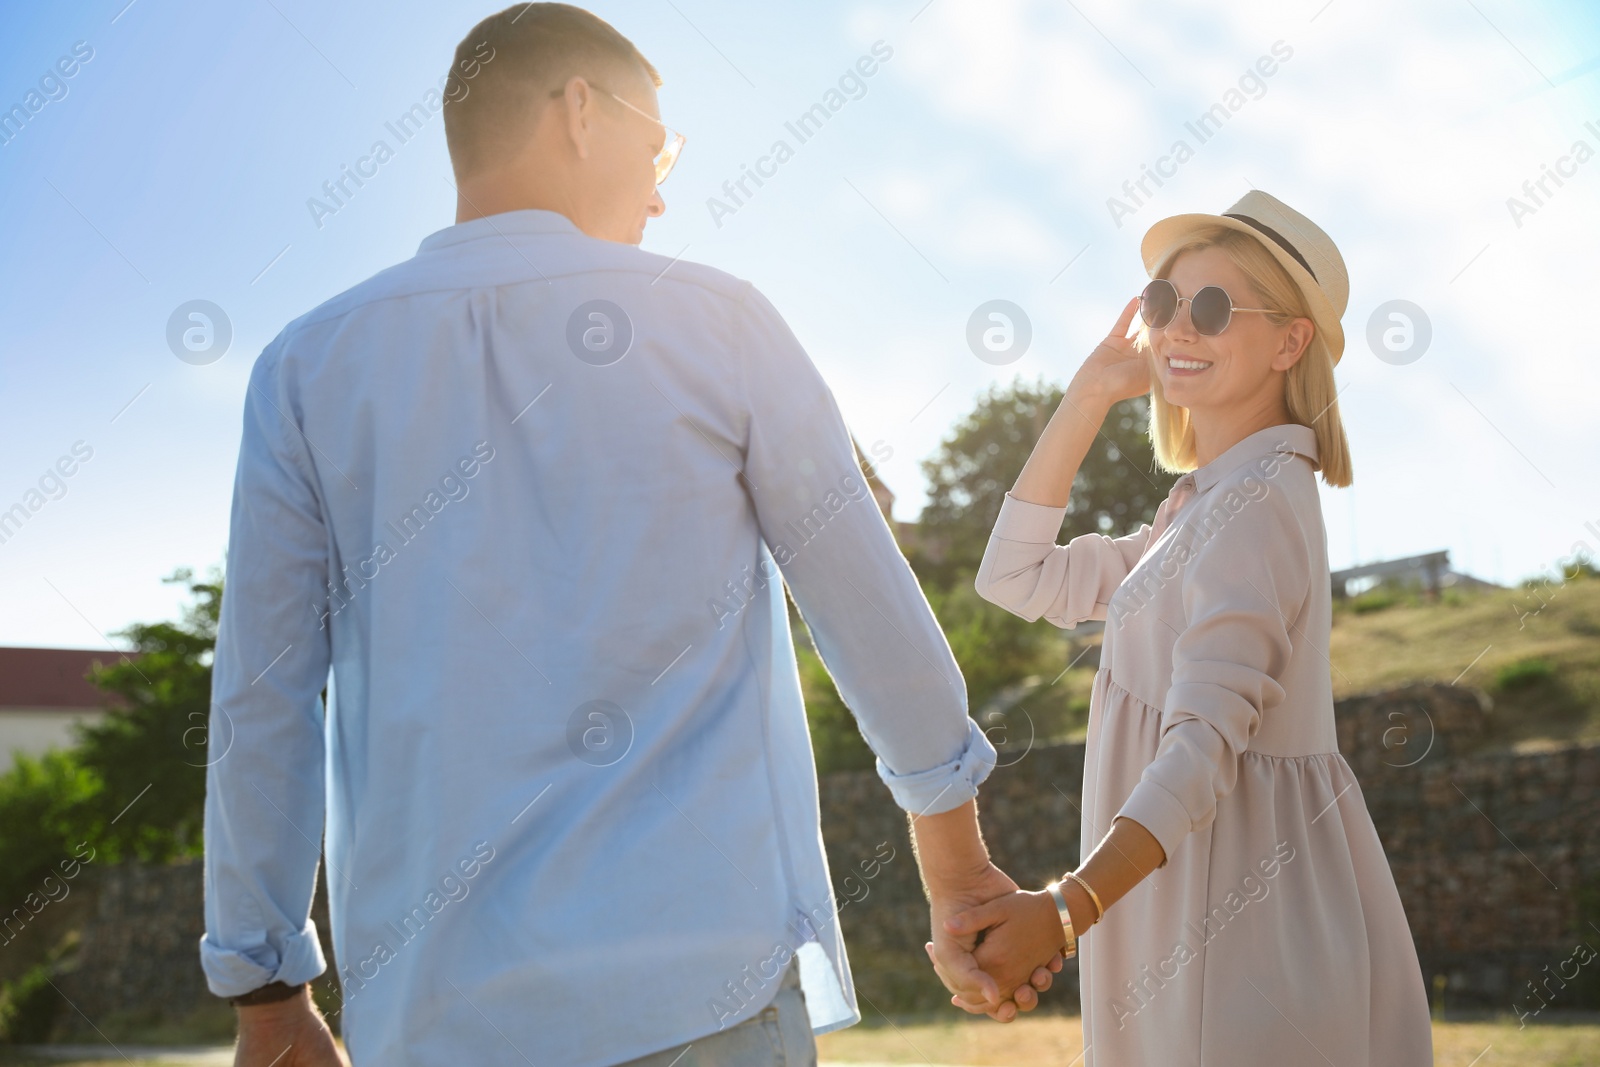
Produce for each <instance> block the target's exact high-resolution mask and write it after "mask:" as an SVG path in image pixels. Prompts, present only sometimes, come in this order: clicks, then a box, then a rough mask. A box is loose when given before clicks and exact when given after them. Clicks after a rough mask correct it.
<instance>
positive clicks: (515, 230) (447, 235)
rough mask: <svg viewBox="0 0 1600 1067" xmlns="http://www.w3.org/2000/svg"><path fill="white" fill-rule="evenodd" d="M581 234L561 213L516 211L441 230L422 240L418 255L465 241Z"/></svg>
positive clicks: (537, 210)
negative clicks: (482, 238)
mask: <svg viewBox="0 0 1600 1067" xmlns="http://www.w3.org/2000/svg"><path fill="white" fill-rule="evenodd" d="M582 232H583V231H582V230H580V229H578V227H577V225H576V224H574V223H573V221H572V220H571V219H569V218H567V217H566V216H565V215H563V214H561V213H560V212H559V211H545V210H544V209H542V208H521V209H519V210H517V211H502V212H500V213H499V214H498V215H484V216H483V217H481V218H476V219H471V220H469V221H467V222H458V223H456V224H455V225H454V226H446V227H445V228H444V229H442V230H436V231H435V232H433V233H430V234H429V235H428V236H426V237H424V238H423V239H422V244H420V245H418V246H417V254H418V255H421V254H422V253H423V252H431V251H434V250H435V249H439V248H446V247H448V246H450V245H455V244H461V243H462V242H463V241H475V240H477V239H478V238H480V237H509V236H511V235H512V234H527V233H582Z"/></svg>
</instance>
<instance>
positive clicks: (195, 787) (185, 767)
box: [76, 568, 227, 863]
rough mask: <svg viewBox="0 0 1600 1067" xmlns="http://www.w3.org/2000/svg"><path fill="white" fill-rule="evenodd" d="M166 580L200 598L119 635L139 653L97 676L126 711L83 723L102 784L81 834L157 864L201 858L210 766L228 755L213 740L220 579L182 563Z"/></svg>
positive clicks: (86, 810) (86, 754)
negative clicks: (176, 617) (205, 577)
mask: <svg viewBox="0 0 1600 1067" xmlns="http://www.w3.org/2000/svg"><path fill="white" fill-rule="evenodd" d="M162 580H163V581H164V582H167V583H183V584H185V585H187V586H188V588H189V592H190V593H191V594H192V595H193V597H194V601H193V602H192V603H190V604H188V605H186V606H185V607H184V608H183V614H182V619H181V621H179V622H176V623H174V622H157V623H135V624H134V625H132V626H129V627H127V628H126V629H123V630H119V631H117V633H116V635H117V636H119V637H123V638H125V639H127V640H129V641H130V642H132V645H133V648H134V650H135V651H137V652H138V653H139V655H138V657H137V658H133V659H129V660H124V661H123V662H120V663H116V664H113V665H110V666H103V667H101V668H100V669H99V670H97V671H95V672H93V673H92V674H91V675H90V680H91V681H92V682H94V683H95V684H96V685H98V686H99V687H100V688H102V689H104V690H105V691H106V692H108V693H115V694H117V695H118V696H120V697H121V698H122V699H123V701H125V707H124V708H123V709H121V710H118V711H116V712H113V713H112V714H110V715H107V716H106V717H105V718H103V719H102V720H100V721H99V722H98V723H95V724H93V725H90V726H87V727H83V728H82V729H81V730H80V739H79V742H78V746H77V751H76V757H77V761H78V763H79V764H80V765H81V766H82V767H83V768H85V769H86V770H87V771H88V772H89V773H90V774H91V775H93V777H94V778H95V780H96V782H97V783H98V788H97V789H96V790H95V792H94V794H93V795H92V796H91V797H89V798H88V799H87V800H86V801H85V802H84V803H82V804H81V805H80V810H79V821H80V827H79V830H78V832H79V833H80V834H81V835H83V836H85V837H87V838H88V839H89V840H90V841H92V842H93V843H94V844H95V846H96V847H97V848H100V849H103V850H104V851H105V852H106V853H107V854H108V855H109V858H111V859H113V860H118V859H129V858H137V859H141V860H145V861H147V862H157V863H159V862H165V861H167V860H170V859H173V858H176V857H179V856H189V855H199V854H200V852H201V847H202V842H201V829H202V826H203V823H204V817H205V798H206V770H205V769H206V765H207V762H208V761H209V760H210V759H212V758H213V755H220V754H221V752H222V751H223V750H222V749H219V750H218V752H217V753H215V754H213V753H212V751H211V746H210V744H209V741H210V739H209V738H208V737H207V724H208V722H209V717H210V711H211V657H212V653H213V650H214V649H215V647H216V642H217V619H218V613H219V611H220V609H221V605H222V578H221V575H220V574H217V573H215V572H213V575H212V578H211V580H209V581H198V580H195V578H194V572H193V571H192V570H190V569H188V568H180V569H179V570H177V571H175V572H174V573H173V574H172V575H170V576H169V577H167V578H164V579H162ZM226 740H227V739H226V738H223V739H219V741H220V742H221V743H223V744H225V743H226Z"/></svg>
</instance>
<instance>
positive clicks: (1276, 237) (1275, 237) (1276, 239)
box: [1222, 212, 1322, 285]
mask: <svg viewBox="0 0 1600 1067" xmlns="http://www.w3.org/2000/svg"><path fill="white" fill-rule="evenodd" d="M1222 217H1223V218H1225V219H1238V220H1239V221H1240V222H1242V223H1244V224H1245V225H1247V226H1250V227H1253V228H1254V229H1256V230H1259V231H1261V233H1262V234H1264V235H1265V236H1267V237H1270V238H1272V243H1273V244H1275V245H1277V246H1278V247H1279V248H1281V249H1283V250H1284V251H1285V252H1287V253H1289V254H1290V255H1291V256H1293V257H1294V261H1295V262H1296V263H1298V264H1300V265H1301V266H1302V267H1304V268H1305V269H1306V273H1307V274H1309V275H1311V279H1312V281H1316V282H1317V284H1318V285H1321V284H1322V282H1321V281H1318V280H1317V272H1316V271H1314V270H1312V269H1311V264H1309V263H1307V262H1306V257H1305V256H1302V255H1301V254H1300V252H1299V251H1298V250H1297V249H1296V248H1295V247H1294V245H1292V244H1290V243H1289V242H1288V241H1285V240H1284V239H1283V235H1282V234H1281V233H1279V232H1278V231H1277V230H1274V229H1273V228H1272V227H1270V226H1266V225H1263V224H1262V223H1260V222H1257V221H1256V220H1255V219H1253V218H1251V217H1250V216H1249V215H1235V214H1232V213H1231V212H1224V213H1223V216H1222Z"/></svg>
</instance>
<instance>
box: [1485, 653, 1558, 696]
mask: <svg viewBox="0 0 1600 1067" xmlns="http://www.w3.org/2000/svg"><path fill="white" fill-rule="evenodd" d="M1555 673H1556V669H1555V665H1554V664H1552V663H1551V662H1550V661H1549V660H1547V659H1541V658H1539V657H1537V656H1535V657H1533V658H1531V659H1519V660H1517V661H1516V662H1515V663H1508V664H1506V665H1505V666H1504V667H1501V668H1500V669H1499V670H1498V671H1496V672H1495V675H1494V687H1495V688H1496V689H1498V690H1500V691H1501V692H1510V691H1512V690H1515V689H1529V688H1532V687H1533V686H1535V685H1538V684H1540V683H1541V682H1546V681H1549V680H1550V679H1551V678H1554V677H1555Z"/></svg>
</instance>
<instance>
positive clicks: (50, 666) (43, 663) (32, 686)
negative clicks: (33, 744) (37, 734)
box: [0, 648, 139, 709]
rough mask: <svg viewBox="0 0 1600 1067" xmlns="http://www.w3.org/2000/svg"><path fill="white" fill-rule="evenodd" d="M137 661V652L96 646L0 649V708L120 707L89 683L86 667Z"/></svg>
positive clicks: (119, 702) (120, 702)
mask: <svg viewBox="0 0 1600 1067" xmlns="http://www.w3.org/2000/svg"><path fill="white" fill-rule="evenodd" d="M124 655H126V656H127V657H128V658H129V659H133V660H137V659H138V658H139V654H138V653H137V652H129V653H120V652H113V651H111V650H109V649H96V648H0V708H62V709H68V708H98V707H104V706H106V705H112V706H121V705H122V703H123V701H122V699H121V698H120V697H116V696H113V695H112V694H110V693H107V692H106V691H105V690H103V689H100V688H98V687H97V686H95V685H94V684H93V683H91V682H90V681H89V680H88V678H86V677H85V675H86V674H87V673H88V671H89V668H90V666H92V665H93V664H95V663H102V664H104V665H106V666H108V667H109V666H112V665H113V664H117V663H122V662H124V660H123V656H124Z"/></svg>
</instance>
